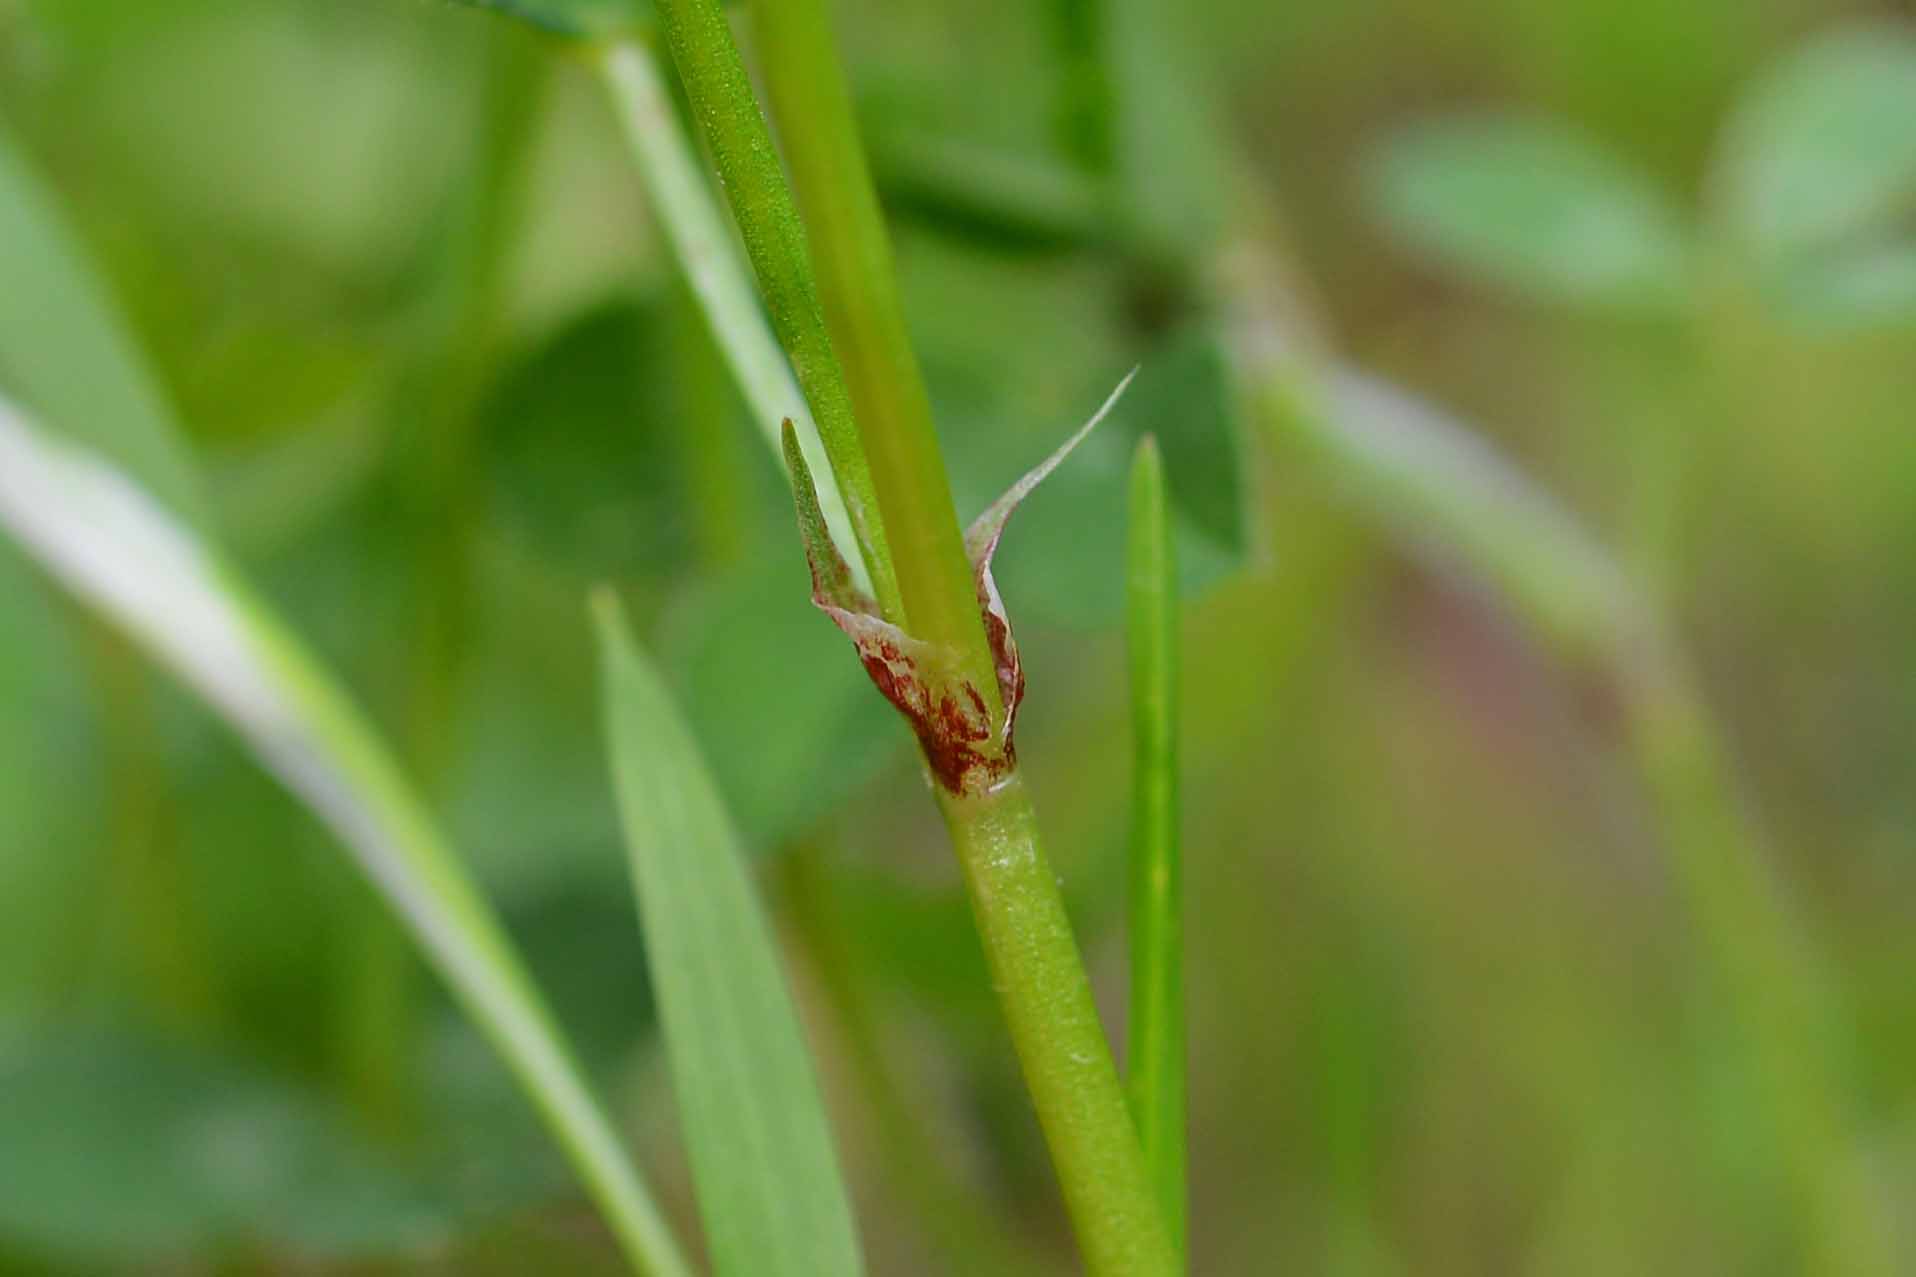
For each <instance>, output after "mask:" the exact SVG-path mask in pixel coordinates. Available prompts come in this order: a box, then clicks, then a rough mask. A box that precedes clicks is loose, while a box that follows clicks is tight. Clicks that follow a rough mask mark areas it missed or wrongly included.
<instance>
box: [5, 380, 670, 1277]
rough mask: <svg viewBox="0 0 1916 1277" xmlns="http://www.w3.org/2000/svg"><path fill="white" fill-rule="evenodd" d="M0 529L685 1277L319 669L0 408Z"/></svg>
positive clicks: (85, 461) (85, 471)
mask: <svg viewBox="0 0 1916 1277" xmlns="http://www.w3.org/2000/svg"><path fill="white" fill-rule="evenodd" d="M0 528H4V529H5V530H6V531H8V532H9V533H11V535H12V536H13V537H14V539H15V540H16V541H18V542H19V543H20V544H21V545H22V546H23V547H24V548H25V549H26V550H27V551H28V552H29V553H30V554H32V555H33V556H34V557H35V558H37V559H38V560H39V561H40V563H41V565H42V566H43V567H45V568H46V569H47V570H48V571H49V572H51V573H52V575H53V576H54V577H55V578H57V579H58V580H60V581H61V583H62V584H64V585H65V586H66V587H67V588H68V589H69V590H71V591H72V592H73V593H75V594H76V595H78V596H79V597H80V598H82V599H83V600H84V601H86V602H87V603H88V604H89V605H91V606H93V607H94V608H96V609H98V610H99V611H101V612H103V613H105V614H107V615H108V616H110V617H112V618H113V619H114V620H116V621H117V622H118V623H119V624H120V625H121V626H123V627H124V628H125V629H126V630H127V631H128V632H129V633H130V634H131V635H132V636H133V637H134V638H135V639H136V640H137V641H138V642H139V643H140V644H141V645H142V646H143V647H145V648H146V649H147V650H148V652H149V653H150V654H151V655H152V656H154V657H155V658H156V659H157V660H159V661H160V662H161V663H162V664H165V665H166V666H168V667H169V668H170V669H171V670H172V671H173V672H174V673H175V674H176V675H177V676H178V677H179V678H180V679H181V681H183V682H184V683H186V684H187V685H188V686H190V687H191V688H193V689H194V690H195V691H196V692H197V693H198V694H199V695H200V696H201V697H202V698H203V699H204V700H205V701H206V702H207V703H208V704H209V705H210V706H212V707H213V708H214V709H215V710H216V711H218V713H219V714H220V715H221V716H222V717H223V718H225V719H226V720H227V722H228V723H229V724H231V726H232V727H233V728H234V729H235V730H236V731H237V732H238V734H239V735H240V736H241V737H242V738H243V739H244V740H245V741H246V742H247V744H248V745H249V746H250V747H251V748H252V750H253V751H254V753H255V754H256V755H257V757H258V759H259V761H260V763H261V764H262V765H263V766H264V767H265V769H266V770H267V771H269V772H270V773H272V774H273V775H274V776H275V777H276V778H278V779H279V781H280V782H281V783H282V784H284V785H285V786H286V788H287V789H288V790H290V791H291V792H292V793H293V794H294V795H296V796H297V797H298V798H300V799H301V800H302V801H303V802H304V803H305V804H306V806H307V807H308V808H309V809H310V810H311V811H312V812H313V814H314V815H315V816H316V817H317V818H318V819H319V820H320V822H321V823H322V824H324V825H325V826H326V827H327V828H329V829H330V830H331V831H332V832H333V833H334V834H335V835H336V836H337V837H338V838H339V840H340V842H341V843H342V844H343V845H344V846H345V847H346V849H347V850H348V851H349V852H351V853H352V855H353V858H354V859H355V861H356V862H357V863H358V865H359V867H360V869H361V871H362V872H363V873H364V874H365V875H366V877H367V878H368V879H369V880H371V882H372V883H373V884H374V885H375V886H376V887H377V888H378V890H379V891H380V893H381V894H382V895H383V896H384V897H385V898H386V900H387V902H388V903H389V904H390V906H391V907H392V908H393V910H394V911H395V912H396V913H397V914H398V915H399V917H400V918H401V920H402V921H403V922H404V923H405V925H406V926H407V928H408V929H409V930H410V931H411V933H412V935H413V937H414V938H415V940H416V941H417V942H418V943H419V944H420V946H421V948H422V949H423V950H424V952H425V954H426V956H427V958H428V959H429V960H430V961H431V962H432V964H433V965H434V966H435V967H436V968H437V969H438V971H439V973H440V974H441V975H442V976H443V977H444V979H445V980H446V983H447V984H448V985H449V986H450V987H451V989H452V990H453V992H454V994H455V995H456V996H457V997H458V998H459V1000H460V1002H461V1003H462V1004H463V1005H464V1007H465V1009H466V1011H467V1013H468V1014H469V1015H471V1017H472V1018H473V1020H474V1021H475V1022H476V1023H477V1024H478V1025H479V1026H480V1027H481V1028H482V1029H483V1030H484V1031H485V1032H486V1034H487V1036H488V1037H489V1038H490V1040H491V1042H492V1044H493V1046H494V1048H495V1049H496V1050H498V1052H499V1053H500V1055H501V1056H502V1057H503V1058H504V1059H505V1061H506V1062H507V1064H508V1065H509V1066H510V1067H511V1068H512V1070H513V1072H514V1073H515V1074H516V1076H517V1077H518V1079H519V1082H520V1084H521V1085H522V1087H523V1088H524V1089H525V1091H526V1093H527V1095H528V1098H530V1099H531V1101H532V1102H533V1104H534V1106H535V1107H536V1108H537V1109H538V1110H539V1111H540V1113H541V1115H542V1116H543V1117H544V1119H545V1121H546V1124H547V1126H548V1128H549V1129H550V1130H551V1132H552V1134H553V1136H554V1138H555V1139H556V1140H557V1142H558V1143H559V1144H560V1145H561V1146H562V1147H563V1148H564V1149H565V1151H566V1152H567V1154H568V1156H569V1157H570V1158H571V1160H572V1163H573V1166H574V1168H575V1170H576V1171H577V1173H578V1175H579V1177H580V1179H581V1180H582V1181H583V1183H584V1184H585V1186H586V1188H587V1189H588V1190H589V1191H590V1192H591V1193H592V1195H593V1197H594V1199H595V1201H596V1202H597V1204H598V1206H599V1208H600V1210H601V1211H602V1212H603V1213H604V1215H605V1217H606V1220H607V1223H608V1225H609V1226H610V1227H611V1229H612V1231H613V1233H614V1234H615V1235H616V1236H617V1238H618V1239H619V1241H620V1243H621V1245H622V1246H623V1248H624V1250H625V1253H626V1255H627V1257H628V1259H629V1260H630V1261H631V1263H632V1265H633V1268H634V1270H635V1271H637V1272H639V1273H641V1274H646V1275H647V1277H688V1275H689V1273H690V1271H691V1270H690V1268H689V1267H688V1265H687V1264H686V1262H685V1260H684V1259H683V1258H682V1257H681V1255H680V1254H679V1251H678V1247H677V1244H676V1243H675V1242H674V1241H673V1239H672V1236H671V1233H670V1230H669V1229H668V1228H667V1227H666V1225H665V1222H664V1219H663V1217H662V1216H661V1215H660V1213H659V1212H658V1209H657V1208H656V1206H654V1204H653V1203H652V1200H651V1198H650V1196H649V1195H648V1194H647V1193H646V1191H645V1188H644V1185H643V1183H642V1181H641V1180H640V1178H639V1175H638V1172H637V1170H636V1169H635V1168H634V1167H633V1165H632V1163H631V1161H630V1159H629V1158H628V1157H627V1156H626V1153H625V1151H624V1149H623V1146H622V1145H621V1143H620V1141H619V1138H618V1135H617V1134H616V1133H615V1132H614V1130H613V1129H612V1126H611V1123H610V1122H609V1121H608V1120H607V1118H606V1116H605V1114H604V1112H603V1111H602V1110H601V1108H600V1107H599V1103H598V1100H597V1099H596V1098H595V1096H594V1095H593V1094H592V1091H591V1089H590V1087H589V1086H588V1084H587V1082H586V1080H585V1077H584V1075H583V1074H582V1072H581V1071H580V1069H579V1067H578V1065H577V1064H576V1063H574V1061H573V1058H572V1054H571V1051H570V1049H569V1048H568V1046H567V1044H566V1042H565V1041H564V1039H563V1037H562V1035H561V1034H560V1032H559V1030H558V1028H557V1026H556V1025H555V1023H554V1022H553V1019H552V1016H551V1014H550V1012H549V1011H548V1010H547V1008H546V1006H545V1004H544V1002H543V1001H542V1000H541V998H540V996H539V994H538V992H537V990H536V988H535V987H534V986H533V984H532V982H531V980H530V979H529V977H528V976H527V975H526V972H525V969H524V966H523V964H522V963H521V961H520V959H519V957H518V955H517V953H516V951H515V950H514V949H513V946H512V943H511V941H510V940H509V939H508V938H507V936H506V934H505V931H504V929H503V927H502V926H501V925H500V923H499V921H498V919H497V917H496V916H495V915H494V913H493V911H492V909H491V907H490V905H489V904H488V903H487V902H486V900H485V898H484V896H482V895H481V894H480V892H479V890H478V888H477V887H476V886H475V885H474V883H473V881H472V878H471V876H470V874H469V873H468V872H467V871H466V869H465V867H464V866H463V865H462V864H461V863H460V861H459V860H458V859H457V858H456V857H455V856H454V854H453V852H452V850H451V848H450V847H449V846H448V845H447V844H446V841H445V839H444V837H443V836H442V835H441V834H440V832H439V830H438V828H437V826H436V824H435V822H434V820H433V818H432V816H431V814H430V812H429V810H428V809H427V807H426V806H425V804H424V803H423V802H422V801H421V800H420V799H419V797H418V796H417V794H416V793H415V792H414V791H413V789H412V788H411V786H410V785H409V784H408V783H407V781H406V779H405V776H404V775H403V773H402V772H401V770H400V768H399V766H398V764H397V763H396V761H395V760H394V759H393V757H392V755H391V753H390V752H389V751H388V750H387V748H386V747H385V745H384V743H383V742H382V741H381V740H380V739H379V737H378V736H377V734H376V733H375V732H374V731H373V730H372V728H371V727H370V726H369V725H368V724H367V723H366V722H365V720H364V718H363V717H362V716H361V715H360V713H359V711H358V710H357V708H356V707H355V706H354V705H353V704H352V702H351V700H350V698H349V697H347V696H346V695H345V693H344V692H343V691H341V690H340V689H339V687H338V686H337V685H336V684H335V683H334V682H333V681H332V680H331V678H330V677H329V676H328V675H327V674H326V673H325V671H324V670H323V669H322V668H321V667H320V665H319V663H318V662H317V661H316V660H315V659H314V658H313V657H312V656H311V655H310V654H309V653H308V652H307V651H306V650H305V648H304V647H303V646H302V645H301V644H299V642H298V641H297V640H296V639H294V638H293V637H292V635H291V634H290V633H289V632H288V631H287V630H286V629H285V628H284V627H283V626H282V625H281V624H280V623H279V621H278V620H277V619H276V618H275V617H274V616H273V615H272V614H271V613H270V612H269V611H268V610H267V609H266V608H265V607H263V606H262V605H261V604H260V603H259V602H257V601H256V600H255V599H254V598H253V597H252V596H251V594H250V593H249V592H248V591H247V590H246V589H245V588H244V587H243V586H242V585H241V584H240V583H239V581H238V580H237V578H236V577H235V576H234V575H233V574H232V573H231V572H230V571H229V570H228V569H227V568H226V566H225V564H224V563H223V562H222V561H221V559H220V557H219V556H218V554H217V553H216V552H215V551H214V550H213V549H212V548H211V547H209V546H208V545H207V544H206V543H205V542H203V541H202V540H200V539H199V538H198V537H197V536H195V535H194V534H193V533H192V531H191V530H190V529H188V528H187V527H186V526H185V525H183V524H182V523H180V522H179V521H178V520H177V519H175V518H174V517H173V515H172V514H171V513H170V512H168V511H165V510H163V509H162V508H161V507H160V506H159V505H158V504H157V503H156V502H155V501H154V500H153V499H152V498H151V497H149V496H148V495H147V494H146V493H145V492H144V491H143V490H142V489H140V488H139V487H138V486H137V485H135V484H134V483H133V482H131V481H130V480H129V479H128V477H127V476H126V475H125V474H124V473H123V472H122V471H121V470H119V469H118V468H116V467H114V466H113V465H111V464H109V463H108V462H106V461H104V460H103V459H102V458H100V457H99V456H97V455H96V454H94V453H93V452H91V451H90V450H86V449H81V448H76V447H74V446H72V445H70V444H67V443H63V442H61V441H58V440H55V439H53V438H51V437H49V436H48V435H47V434H46V433H45V432H44V431H43V430H41V429H40V428H38V427H37V426H36V425H35V424H34V423H33V422H32V421H31V420H30V419H29V418H27V417H26V416H24V415H22V414H21V413H19V412H18V411H16V410H15V409H14V408H13V406H12V405H11V404H9V403H8V402H7V401H6V400H5V399H4V398H0Z"/></svg>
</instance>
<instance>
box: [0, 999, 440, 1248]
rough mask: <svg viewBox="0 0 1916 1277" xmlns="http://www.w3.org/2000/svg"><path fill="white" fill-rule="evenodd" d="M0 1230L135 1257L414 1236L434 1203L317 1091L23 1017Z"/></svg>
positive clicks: (6, 1054) (432, 1232) (46, 1244)
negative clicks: (29, 1023) (29, 1026)
mask: <svg viewBox="0 0 1916 1277" xmlns="http://www.w3.org/2000/svg"><path fill="white" fill-rule="evenodd" d="M0 1093H4V1094H5V1096H6V1103H5V1104H0V1233H4V1234H5V1235H6V1236H8V1237H9V1238H11V1239H14V1240H16V1241H18V1242H20V1243H21V1244H23V1245H26V1246H28V1247H31V1248H33V1249H37V1250H43V1251H45V1252H48V1253H49V1254H53V1255H57V1256H60V1257H63V1258H72V1259H79V1260H89V1261H92V1262H96V1263H102V1264H107V1263H111V1264H116V1265H117V1264H137V1265H142V1266H144V1265H150V1264H156V1263H161V1262H163V1261H164V1260H166V1259H168V1258H172V1257H178V1256H183V1255H186V1254H189V1253H192V1252H195V1251H200V1252H204V1251H206V1250H209V1249H213V1248H215V1247H219V1246H248V1245H266V1246H272V1247H274V1248H276V1249H290V1250H291V1251H293V1252H294V1253H297V1254H302V1255H306V1256H309V1257H350V1256H353V1255H363V1254H369V1253H376V1252H391V1251H394V1250H402V1249H407V1248H413V1247H417V1246H419V1245H421V1244H424V1243H428V1242H433V1241H436V1240H438V1239H440V1238H441V1237H442V1236H443V1235H444V1234H445V1232H446V1229H447V1223H448V1219H447V1216H446V1213H445V1212H444V1211H443V1210H442V1209H441V1208H440V1207H438V1206H437V1205H435V1204H434V1203H433V1202H432V1201H430V1200H429V1198H428V1196H427V1195H426V1194H425V1193H423V1192H422V1191H421V1190H420V1188H419V1187H418V1185H417V1184H416V1183H414V1182H413V1181H411V1180H410V1179H409V1178H408V1177H407V1176H405V1175H404V1174H402V1173H401V1170H400V1168H399V1167H398V1166H396V1165H395V1164H394V1163H393V1162H392V1161H391V1160H389V1159H388V1158H386V1157H385V1156H383V1155H381V1154H380V1153H378V1152H377V1151H376V1150H375V1149H374V1148H373V1147H372V1146H370V1145H368V1144H366V1143H364V1142H362V1141H360V1140H359V1139H357V1138H355V1137H354V1135H353V1134H352V1125H351V1122H350V1121H349V1120H348V1119H347V1118H346V1116H345V1115H344V1114H343V1113H340V1112H337V1111H335V1110H333V1109H332V1108H331V1107H330V1106H328V1105H326V1104H324V1103H322V1102H321V1101H320V1100H319V1099H318V1098H317V1097H315V1096H313V1095H310V1094H308V1093H305V1092H303V1091H301V1090H299V1089H296V1088H294V1087H292V1086H289V1085H287V1084H285V1083H282V1082H278V1081H275V1080H273V1079H271V1078H269V1077H268V1076H266V1075H263V1074H261V1073H258V1072H256V1071H254V1070H251V1069H249V1068H247V1067H245V1066H243V1065H241V1064H239V1063H236V1062H235V1061H232V1060H229V1059H223V1058H218V1057H212V1056H207V1055H204V1054H201V1053H198V1052H195V1051H191V1050H188V1049H186V1048H184V1047H180V1046H175V1045H171V1044H168V1043H165V1042H161V1041H158V1040H151V1039H145V1038H140V1037H133V1036H129V1035H126V1034H106V1033H99V1032H86V1031H81V1030H65V1031H61V1030H50V1029H48V1028H46V1027H44V1026H35V1027H34V1029H33V1030H32V1032H31V1033H30V1034H27V1033H23V1034H21V1035H20V1036H19V1039H18V1040H17V1041H16V1042H14V1043H13V1044H12V1045H11V1046H8V1047H5V1048H0Z"/></svg>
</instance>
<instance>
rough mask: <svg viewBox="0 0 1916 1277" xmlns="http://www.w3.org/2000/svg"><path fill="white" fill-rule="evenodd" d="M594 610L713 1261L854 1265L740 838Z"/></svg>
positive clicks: (599, 607) (810, 1275) (848, 1274)
mask: <svg viewBox="0 0 1916 1277" xmlns="http://www.w3.org/2000/svg"><path fill="white" fill-rule="evenodd" d="M593 612H594V617H595V620H596V621H597V624H598V629H599V642H600V652H601V657H600V659H601V663H602V667H603V677H604V684H605V686H604V694H605V715H606V733H607V738H608V742H609V746H610V749H611V756H612V772H613V785H614V789H615V790H616V793H617V797H618V802H619V811H620V814H621V816H622V817H623V820H624V824H625V834H626V845H627V848H628V849H629V851H630V852H631V856H632V877H633V884H634V886H635V887H636V888H637V891H638V898H639V915H640V918H641V920H642V922H643V923H644V930H645V946H646V955H647V960H648V965H649V967H650V970H651V975H652V984H653V988H654V989H655V990H656V992H657V995H658V1002H659V1015H660V1020H661V1023H662V1024H663V1026H664V1030H665V1042H666V1047H667V1050H668V1052H669V1055H670V1059H671V1062H672V1083H673V1088H674V1090H675V1092H676V1093H677V1096H678V1102H679V1116H680V1125H681V1127H682V1129H683V1131H684V1135H685V1144H686V1151H687V1153H688V1155H689V1156H690V1159H691V1163H692V1174H693V1179H694V1181H695V1183H696V1184H697V1187H698V1198H699V1210H700V1213H701V1214H702V1216H703V1217H704V1220H705V1234H706V1241H707V1245H708V1247H709V1249H710V1251H711V1255H712V1263H713V1267H714V1269H715V1271H716V1272H717V1274H718V1277H823V1275H824V1274H831V1277H857V1275H858V1274H859V1273H861V1272H862V1271H863V1270H864V1264H863V1262H862V1260H861V1259H860V1257H859V1250H858V1238H857V1234H856V1231H855V1229H854V1227H853V1224H852V1214H851V1206H850V1203H849V1200H848V1198H847V1195H846V1192H845V1187H844V1183H843V1180H842V1179H841V1178H840V1176H839V1172H838V1162H837V1158H836V1155H835V1154H834V1153H833V1151H832V1141H831V1132H830V1129H829V1127H828V1125H827V1122H826V1116H825V1109H824V1105H823V1103H822V1102H821V1101H820V1099H819V1094H818V1086H817V1083H816V1081H815V1080H814V1078H813V1075H812V1065H811V1058H810V1056H809V1055H808V1054H807V1051H806V1047H805V1039H804V1034H803V1032H802V1031H801V1029H800V1027H799V1022H798V1014H797V1011H796V1009H795V1008H794V1007H793V1005H792V1000H791V995H790V993H789V992H788V990H787V989H786V986H785V979H784V976H783V975H782V973H781V972H780V970H779V958H778V950H777V947H776V945H775V943H774V941H773V937H772V930H771V925H770V923H769V922H768V921H767V919H766V917H765V914H764V912H763V910H762V909H761V907H760V905H759V902H758V898H757V896H756V894H755V893H754V891H753V887H752V882H751V879H750V877H749V876H748V875H747V873H746V868H745V860H744V857H743V855H742V854H741V852H740V848H739V843H738V837H737V835H736V834H735V833H734V832H733V829H732V822H731V820H730V818H729V817H728V816H727V815H726V813H725V809H724V806H723V804H722V801H721V800H720V798H719V795H718V789H717V787H716V786H715V784H714V783H713V781H712V778H711V775H710V774H709V773H708V772H707V771H706V768H705V764H704V762H703V760H702V759H701V758H700V757H699V754H698V747H697V745H696V744H695V743H694V742H693V739H692V735H691V732H690V731H689V730H688V729H687V727H686V726H685V724H684V722H683V721H682V720H681V719H680V717H679V714H678V710H677V708H676V707H675V706H674V705H673V704H672V701H671V698H670V697H669V696H668V694H667V693H666V690H665V686H664V684H663V683H662V682H661V681H660V678H659V676H658V673H657V672H656V671H655V670H654V669H653V668H652V667H651V665H650V664H649V663H648V662H647V661H646V660H645V658H644V657H643V656H642V655H641V654H640V652H639V650H638V648H637V647H636V645H635V644H634V643H633V641H632V638H631V635H630V633H629V631H628V630H627V628H626V625H625V621H624V619H623V617H622V615H621V614H620V611H619V607H618V604H617V602H616V601H615V600H614V599H613V598H612V597H611V596H610V595H609V594H604V593H602V594H601V595H599V596H598V597H597V598H595V599H594V600H593ZM773 712H776V711H773Z"/></svg>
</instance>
